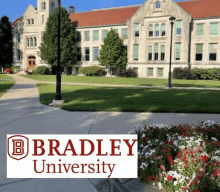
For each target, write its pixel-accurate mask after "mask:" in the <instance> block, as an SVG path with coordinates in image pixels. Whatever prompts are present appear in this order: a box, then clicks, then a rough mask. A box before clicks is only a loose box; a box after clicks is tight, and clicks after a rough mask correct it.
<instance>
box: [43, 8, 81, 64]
mask: <svg viewBox="0 0 220 192" xmlns="http://www.w3.org/2000/svg"><path fill="white" fill-rule="evenodd" d="M57 15H58V8H56V9H55V10H54V12H53V13H52V14H51V15H50V17H49V18H48V21H47V24H46V31H45V33H44V35H43V43H41V46H40V47H39V49H40V53H41V59H42V60H44V61H46V62H47V63H48V64H50V65H52V66H56V65H57V42H58V41H57V35H58V32H57V23H58V17H57ZM60 23H61V29H60V30H61V31H60V42H61V56H60V64H61V66H71V65H73V64H75V63H76V61H77V51H76V43H77V42H78V41H79V40H80V37H79V32H77V31H76V29H75V27H74V26H73V24H72V23H71V20H70V18H69V14H68V12H67V10H66V9H65V8H64V7H62V8H61V22H60Z"/></svg>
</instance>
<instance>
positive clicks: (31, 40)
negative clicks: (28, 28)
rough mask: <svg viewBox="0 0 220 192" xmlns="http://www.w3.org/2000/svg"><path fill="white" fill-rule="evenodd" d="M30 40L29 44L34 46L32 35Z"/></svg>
mask: <svg viewBox="0 0 220 192" xmlns="http://www.w3.org/2000/svg"><path fill="white" fill-rule="evenodd" d="M30 42H31V43H30V46H31V47H33V46H34V41H33V38H32V37H31V38H30Z"/></svg>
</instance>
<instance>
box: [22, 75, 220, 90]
mask: <svg viewBox="0 0 220 192" xmlns="http://www.w3.org/2000/svg"><path fill="white" fill-rule="evenodd" d="M24 77H27V78H30V79H34V80H39V81H53V82H55V81H56V76H55V75H27V76H26V75H24ZM62 82H72V83H94V84H115V85H146V86H167V83H168V80H167V79H147V78H122V77H120V78H116V77H84V76H68V75H67V76H62ZM172 84H173V86H174V87H206V88H208V87H216V88H220V82H219V81H205V80H177V79H174V80H172Z"/></svg>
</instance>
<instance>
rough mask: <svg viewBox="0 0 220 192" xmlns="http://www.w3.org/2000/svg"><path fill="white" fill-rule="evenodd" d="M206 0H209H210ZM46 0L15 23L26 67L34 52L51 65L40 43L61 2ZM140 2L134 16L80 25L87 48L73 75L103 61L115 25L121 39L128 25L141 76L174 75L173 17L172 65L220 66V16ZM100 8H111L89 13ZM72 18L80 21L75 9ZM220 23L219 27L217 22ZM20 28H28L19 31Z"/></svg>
mask: <svg viewBox="0 0 220 192" xmlns="http://www.w3.org/2000/svg"><path fill="white" fill-rule="evenodd" d="M203 1H206V2H207V0H203ZM212 1H214V0H212ZM45 2H46V5H47V8H46V10H42V1H41V0H38V9H35V8H34V7H33V6H31V5H30V6H29V7H28V9H27V10H26V12H25V13H24V15H23V16H22V17H21V18H20V19H19V20H18V21H16V22H17V23H16V22H15V24H14V34H15V36H14V51H15V57H14V58H15V62H14V64H15V65H21V66H22V68H28V66H29V63H28V61H29V60H28V58H29V57H30V56H34V57H36V66H38V65H45V63H44V62H43V61H41V59H40V57H39V54H38V53H39V52H38V46H39V45H40V43H41V40H42V34H43V31H44V30H45V24H46V20H47V18H48V16H49V14H50V13H51V11H52V10H53V8H54V7H56V6H57V1H55V0H53V1H51V0H45ZM52 2H54V3H55V6H54V7H53V8H51V5H52ZM184 6H185V5H184ZM134 7H137V10H135V11H134V13H132V15H133V16H131V17H129V18H128V19H127V22H126V21H125V22H121V23H116V22H112V24H105V22H103V24H97V25H96V24H91V25H90V24H87V25H84V26H80V25H79V26H78V27H77V30H78V31H79V32H80V33H81V37H82V39H81V42H79V43H78V44H77V47H78V48H81V59H79V61H78V62H77V64H75V65H74V67H73V74H77V68H78V67H83V66H91V65H98V64H99V63H98V61H96V59H95V58H96V55H97V52H99V50H100V49H101V45H102V44H103V36H102V35H103V33H104V32H103V31H105V30H108V31H110V30H111V28H112V29H115V30H117V31H118V33H119V36H120V37H121V38H123V34H122V32H123V30H124V29H127V30H128V38H125V39H124V44H125V45H126V46H127V47H128V64H127V67H132V68H134V69H135V70H136V71H137V72H138V77H143V78H146V77H147V78H168V72H169V61H170V42H171V24H170V20H169V19H170V17H171V16H174V17H175V21H174V25H173V44H172V70H173V69H174V68H177V67H188V66H189V67H191V68H194V67H201V68H212V67H217V68H219V67H220V57H219V56H218V46H219V42H220V34H219V23H220V17H216V16H215V17H202V18H196V17H193V13H190V12H189V11H188V10H187V11H186V10H185V9H184V8H183V6H180V4H179V3H176V2H174V1H173V0H147V1H146V2H145V3H144V4H143V5H137V6H134ZM71 9H73V7H71ZM113 9H119V10H122V14H123V10H124V9H126V8H124V7H119V8H111V9H106V12H107V11H108V10H113ZM98 11H105V9H101V10H94V11H91V12H87V13H88V15H89V13H100V12H98ZM75 14H78V13H75ZM79 14H81V13H79ZM100 14H101V13H100ZM43 15H44V17H45V18H44V19H45V22H44V23H42V17H43ZM112 16H114V15H112ZM219 16H220V14H219ZM32 18H33V19H34V20H35V23H34V25H32V24H31V25H28V24H27V22H28V19H32ZM70 18H71V19H72V20H73V22H74V14H73V16H70ZM87 18H88V16H87ZM76 20H77V19H76ZM77 21H78V20H77ZM80 22H81V21H79V23H80ZM215 23H217V24H218V26H217V25H212V24H215ZM201 24H202V25H201ZM203 24H204V25H203ZM198 26H199V28H198ZM20 29H23V30H22V31H21V32H19V30H20ZM213 30H214V31H213ZM215 30H217V32H216V31H215ZM94 31H95V32H96V35H97V34H99V35H98V38H97V36H96V38H97V40H95V39H94ZM18 32H19V33H20V34H21V37H22V38H21V40H20V43H18V38H17V34H18ZM88 32H89V39H88ZM86 33H87V37H86ZM198 34H199V35H198ZM31 37H32V38H35V37H36V38H37V46H31V47H30V46H29V47H28V46H27V42H26V39H27V38H31ZM201 47H202V48H201ZM17 49H20V50H21V52H22V56H21V58H20V60H19V61H18V60H17V58H18V57H17V56H16V50H17ZM196 50H197V51H196ZM215 52H216V53H215Z"/></svg>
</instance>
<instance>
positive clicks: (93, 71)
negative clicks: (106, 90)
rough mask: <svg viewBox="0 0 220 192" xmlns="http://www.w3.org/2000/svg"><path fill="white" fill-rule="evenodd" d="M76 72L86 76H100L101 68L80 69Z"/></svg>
mask: <svg viewBox="0 0 220 192" xmlns="http://www.w3.org/2000/svg"><path fill="white" fill-rule="evenodd" d="M78 72H79V73H80V74H84V75H86V76H101V73H102V68H101V67H100V66H89V67H80V68H79V71H78Z"/></svg>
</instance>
